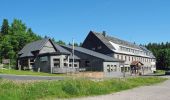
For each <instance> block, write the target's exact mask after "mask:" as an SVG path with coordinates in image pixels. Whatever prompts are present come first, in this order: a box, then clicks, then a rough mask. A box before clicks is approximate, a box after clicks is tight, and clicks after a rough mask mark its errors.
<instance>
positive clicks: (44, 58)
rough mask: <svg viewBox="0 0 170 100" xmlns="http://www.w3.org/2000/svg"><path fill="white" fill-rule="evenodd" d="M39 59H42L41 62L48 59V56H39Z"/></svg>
mask: <svg viewBox="0 0 170 100" xmlns="http://www.w3.org/2000/svg"><path fill="white" fill-rule="evenodd" d="M40 61H42V62H45V61H48V57H47V56H45V57H40Z"/></svg>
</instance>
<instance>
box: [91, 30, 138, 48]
mask: <svg viewBox="0 0 170 100" xmlns="http://www.w3.org/2000/svg"><path fill="white" fill-rule="evenodd" d="M91 32H92V33H93V34H95V35H96V36H97V37H98V38H99V39H100V40H101V41H102V42H103V43H104V44H105V45H106V46H107V47H109V48H110V49H115V48H114V47H113V46H112V45H111V43H110V42H109V41H111V42H113V43H116V44H119V45H123V46H129V47H132V48H136V49H141V48H140V47H139V46H138V45H136V44H134V43H131V42H128V41H124V40H121V39H118V38H115V37H111V36H103V35H102V33H97V32H93V31H91Z"/></svg>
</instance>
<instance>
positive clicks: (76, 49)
mask: <svg viewBox="0 0 170 100" xmlns="http://www.w3.org/2000/svg"><path fill="white" fill-rule="evenodd" d="M62 47H64V48H69V49H72V46H62ZM74 50H75V51H78V52H81V53H84V54H88V55H90V56H94V57H97V58H100V59H103V60H105V61H122V60H119V59H116V58H113V57H110V56H107V55H104V54H102V53H98V52H95V51H92V50H89V49H86V48H83V47H75V49H74Z"/></svg>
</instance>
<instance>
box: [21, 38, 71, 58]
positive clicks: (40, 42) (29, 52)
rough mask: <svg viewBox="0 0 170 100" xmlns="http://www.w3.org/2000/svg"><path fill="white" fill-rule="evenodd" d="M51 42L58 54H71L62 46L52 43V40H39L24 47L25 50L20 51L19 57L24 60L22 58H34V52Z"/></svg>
mask: <svg viewBox="0 0 170 100" xmlns="http://www.w3.org/2000/svg"><path fill="white" fill-rule="evenodd" d="M48 41H50V42H51V44H52V45H53V46H54V49H55V50H56V52H58V53H64V54H66V53H67V54H70V52H69V51H67V50H65V49H64V48H62V47H61V46H59V45H58V44H55V43H53V42H52V41H51V39H48V38H47V39H42V40H38V41H35V42H31V43H29V44H27V45H25V46H24V47H23V49H22V50H21V51H19V53H18V54H19V55H20V56H19V57H20V58H22V57H33V56H34V55H33V54H32V52H33V51H40V50H41V49H42V48H43V46H44V45H45V44H46V43H47V42H48Z"/></svg>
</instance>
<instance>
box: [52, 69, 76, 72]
mask: <svg viewBox="0 0 170 100" xmlns="http://www.w3.org/2000/svg"><path fill="white" fill-rule="evenodd" d="M78 71H79V68H53V73H74V72H78Z"/></svg>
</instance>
